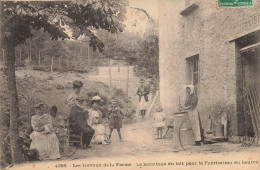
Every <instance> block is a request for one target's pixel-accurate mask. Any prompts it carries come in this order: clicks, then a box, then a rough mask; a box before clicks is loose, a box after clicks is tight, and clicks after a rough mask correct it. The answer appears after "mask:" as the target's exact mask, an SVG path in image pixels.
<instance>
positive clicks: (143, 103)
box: [139, 96, 147, 110]
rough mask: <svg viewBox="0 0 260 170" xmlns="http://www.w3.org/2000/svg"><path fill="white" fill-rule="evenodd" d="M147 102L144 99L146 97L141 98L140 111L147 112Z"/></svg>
mask: <svg viewBox="0 0 260 170" xmlns="http://www.w3.org/2000/svg"><path fill="white" fill-rule="evenodd" d="M146 109H147V102H146V101H145V99H144V96H142V97H141V101H140V102H139V110H146Z"/></svg>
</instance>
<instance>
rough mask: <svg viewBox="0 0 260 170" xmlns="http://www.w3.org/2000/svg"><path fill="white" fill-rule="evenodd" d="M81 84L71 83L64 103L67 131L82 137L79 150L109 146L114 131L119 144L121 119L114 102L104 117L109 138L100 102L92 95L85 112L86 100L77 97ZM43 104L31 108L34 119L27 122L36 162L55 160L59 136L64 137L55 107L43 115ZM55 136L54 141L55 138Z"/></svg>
mask: <svg viewBox="0 0 260 170" xmlns="http://www.w3.org/2000/svg"><path fill="white" fill-rule="evenodd" d="M82 87H83V83H82V82H81V81H77V80H76V81H74V82H73V90H74V92H73V93H72V94H71V95H69V96H68V97H67V99H66V101H65V103H66V104H67V106H68V107H69V108H70V113H69V119H68V120H69V124H70V129H73V131H76V132H79V133H80V134H82V141H81V142H82V148H83V149H86V148H90V147H91V146H90V144H91V143H92V144H103V145H107V144H108V143H110V142H111V134H112V132H113V129H117V132H118V135H119V140H120V141H122V136H121V132H120V128H122V119H123V117H124V115H123V113H122V111H121V110H120V108H119V106H118V101H117V100H112V101H111V109H110V110H109V112H108V113H107V117H108V119H109V129H110V132H109V135H107V132H106V127H105V126H104V125H103V117H104V116H103V114H102V112H101V111H100V110H99V104H100V103H101V102H102V99H101V98H100V97H99V96H98V95H96V96H93V98H92V99H91V108H87V107H88V106H87V104H86V100H85V99H84V98H83V97H82V96H80V91H81V88H82ZM43 108H44V104H43V103H39V104H37V105H36V106H35V109H36V115H34V116H32V118H31V125H32V128H33V133H32V134H31V135H30V138H31V139H32V142H31V148H32V149H37V151H38V153H39V156H40V159H58V158H60V152H59V138H58V137H59V135H62V134H64V133H65V134H66V133H67V131H66V130H65V128H64V126H59V124H58V123H56V121H55V120H56V119H57V116H56V113H57V107H56V106H52V107H51V108H50V113H49V114H48V113H44V109H43ZM57 136H58V137H57Z"/></svg>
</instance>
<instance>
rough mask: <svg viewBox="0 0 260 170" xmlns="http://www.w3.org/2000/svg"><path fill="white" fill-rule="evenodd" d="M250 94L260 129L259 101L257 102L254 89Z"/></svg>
mask: <svg viewBox="0 0 260 170" xmlns="http://www.w3.org/2000/svg"><path fill="white" fill-rule="evenodd" d="M250 96H251V98H252V103H253V108H254V114H255V115H254V116H255V118H256V122H257V127H258V129H259V124H260V121H259V110H258V106H257V103H256V98H255V95H254V92H253V91H250Z"/></svg>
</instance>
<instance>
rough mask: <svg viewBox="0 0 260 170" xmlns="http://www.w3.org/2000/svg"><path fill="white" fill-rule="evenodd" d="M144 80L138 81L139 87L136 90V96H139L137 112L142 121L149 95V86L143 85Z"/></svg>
mask: <svg viewBox="0 0 260 170" xmlns="http://www.w3.org/2000/svg"><path fill="white" fill-rule="evenodd" d="M144 82H145V81H144V79H141V80H140V86H139V88H138V90H137V95H138V96H139V110H140V112H141V116H142V119H144V117H145V114H146V109H147V102H148V101H149V100H148V94H149V93H150V87H149V85H145V84H144Z"/></svg>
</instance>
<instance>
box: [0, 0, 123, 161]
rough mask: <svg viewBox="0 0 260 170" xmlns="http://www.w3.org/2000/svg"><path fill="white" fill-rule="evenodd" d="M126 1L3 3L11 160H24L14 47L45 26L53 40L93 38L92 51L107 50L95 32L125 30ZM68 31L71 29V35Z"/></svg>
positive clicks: (44, 28)
mask: <svg viewBox="0 0 260 170" xmlns="http://www.w3.org/2000/svg"><path fill="white" fill-rule="evenodd" d="M127 5H128V2H127V0H121V1H117V0H78V1H72V2H67V1H66V2H43V1H42V2H28V1H27V2H23V1H17V2H16V1H15V2H11V1H6V2H1V16H2V18H1V21H2V23H1V36H2V42H1V45H3V44H4V45H3V46H2V48H5V49H6V51H7V79H8V90H9V94H10V95H9V98H10V142H11V155H12V161H13V162H14V163H18V162H21V161H22V156H21V148H20V147H19V143H18V138H19V131H18V118H19V104H18V97H17V89H16V79H15V47H16V46H17V45H19V44H23V43H25V42H26V40H27V39H29V38H31V37H33V33H32V30H39V29H41V28H42V29H43V30H44V31H47V32H48V33H49V34H50V36H51V38H52V39H54V40H58V39H66V38H75V39H76V38H78V37H79V36H80V35H85V36H88V37H89V38H90V44H89V45H90V46H91V47H93V50H96V49H98V50H99V51H102V50H103V49H104V44H103V42H102V41H101V40H100V39H98V37H97V36H96V35H95V33H93V30H94V29H104V30H107V31H108V32H110V33H116V32H118V31H123V28H124V25H123V24H122V21H123V20H124V19H125V7H126V6H127ZM67 31H71V32H72V33H73V36H72V37H70V36H69V35H68V33H66V32H67Z"/></svg>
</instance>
